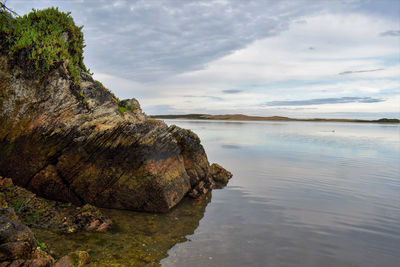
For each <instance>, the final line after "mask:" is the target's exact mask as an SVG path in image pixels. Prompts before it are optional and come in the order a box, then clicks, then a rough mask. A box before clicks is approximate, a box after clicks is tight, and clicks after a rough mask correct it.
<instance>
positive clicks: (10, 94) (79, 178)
mask: <svg viewBox="0 0 400 267" xmlns="http://www.w3.org/2000/svg"><path fill="white" fill-rule="evenodd" d="M81 81H82V82H81V84H80V85H79V86H75V85H73V83H72V80H71V78H70V76H69V73H68V70H67V69H66V67H65V64H64V65H63V64H61V65H60V66H59V67H58V68H56V69H54V70H53V71H52V72H51V73H50V74H49V75H48V77H47V78H46V79H45V80H44V81H42V82H40V83H38V82H36V81H35V80H34V79H32V78H31V77H30V76H29V75H27V73H26V71H25V70H24V69H23V68H21V67H19V66H15V65H11V64H10V62H9V60H8V58H7V57H6V56H1V58H0V125H1V128H0V175H2V176H5V177H13V179H14V182H15V183H16V184H17V185H19V186H21V187H25V188H27V189H29V190H31V191H33V192H34V193H36V194H38V195H40V196H43V197H46V198H50V199H54V200H59V201H68V202H72V203H74V204H77V205H82V204H84V203H90V204H93V205H96V206H99V207H107V208H118V209H131V210H144V211H152V212H165V211H167V210H169V209H170V208H172V207H173V206H174V205H176V204H177V203H178V202H179V201H180V200H181V199H182V198H183V197H184V196H185V195H186V194H189V195H190V196H193V197H198V196H200V195H201V194H204V193H206V192H207V191H208V190H209V189H210V188H211V187H212V186H213V184H214V180H213V178H212V177H213V175H212V173H211V172H210V165H209V163H208V160H207V156H206V154H205V151H204V149H203V147H202V146H201V144H200V140H199V138H198V137H197V135H196V134H194V133H193V132H191V131H188V130H184V129H181V128H179V127H177V126H171V127H168V126H167V125H166V124H165V123H164V122H162V121H159V120H154V119H150V118H148V117H146V116H145V115H144V114H143V113H142V112H141V110H140V106H139V105H138V103H137V102H136V103H135V104H133V103H134V102H135V101H134V100H131V101H124V102H123V103H124V104H126V105H131V106H128V107H126V106H123V109H122V110H121V107H120V106H119V104H118V103H117V101H116V100H115V98H114V96H113V95H112V94H111V93H110V92H109V91H108V90H107V89H105V88H104V87H102V86H101V85H100V84H98V83H97V82H95V81H94V80H93V79H92V77H91V76H90V75H88V74H86V73H82V74H81Z"/></svg>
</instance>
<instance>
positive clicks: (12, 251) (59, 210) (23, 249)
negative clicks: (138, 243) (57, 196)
mask: <svg viewBox="0 0 400 267" xmlns="http://www.w3.org/2000/svg"><path fill="white" fill-rule="evenodd" d="M111 225H112V222H111V220H110V219H108V218H106V217H105V216H103V215H102V213H101V211H100V210H98V209H97V208H95V207H93V206H90V205H85V206H83V207H75V206H73V205H71V204H66V203H60V202H56V201H52V200H47V199H44V198H40V197H37V196H36V195H35V194H33V193H31V192H29V191H28V190H26V189H24V188H21V187H19V186H16V185H14V184H13V182H12V180H11V179H10V178H2V177H1V176H0V241H1V242H0V266H1V267H6V266H10V267H11V266H13V267H14V266H31V267H34V266H37V267H40V266H43V267H44V266H59V267H61V266H65V267H67V266H82V265H84V264H85V263H86V262H88V260H89V254H88V253H87V252H85V251H75V252H71V253H70V254H69V255H66V256H64V257H61V258H60V259H59V260H58V261H56V260H55V259H54V258H53V256H52V254H53V253H52V252H51V250H49V249H48V247H47V246H46V245H45V244H44V243H41V242H40V241H39V240H37V238H36V237H35V235H34V234H33V233H32V231H31V230H30V228H29V227H35V228H44V229H51V230H53V231H57V232H60V233H64V234H70V233H73V232H76V231H94V232H104V231H107V230H109V229H110V227H111Z"/></svg>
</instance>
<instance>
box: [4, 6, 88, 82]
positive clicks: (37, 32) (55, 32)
mask: <svg viewBox="0 0 400 267" xmlns="http://www.w3.org/2000/svg"><path fill="white" fill-rule="evenodd" d="M81 30H82V27H77V26H76V25H75V23H74V21H73V19H72V17H71V16H70V13H64V12H60V11H58V9H57V8H47V9H43V10H34V9H33V10H32V11H31V12H30V13H28V14H26V15H24V16H22V17H16V18H13V17H11V15H10V14H8V13H7V12H4V11H1V14H0V37H1V40H2V41H1V42H2V43H1V44H2V48H3V49H5V50H6V51H7V52H8V56H9V58H10V59H11V60H13V61H14V62H17V59H20V58H24V59H25V58H26V60H27V62H24V63H25V64H26V63H28V64H29V65H31V66H34V68H35V74H36V78H37V79H38V80H41V79H43V78H44V77H46V76H47V75H48V73H49V72H50V71H51V70H53V69H54V68H56V67H57V66H59V65H60V64H62V63H63V62H68V66H67V67H68V70H69V72H70V75H71V77H72V79H73V81H74V84H76V85H78V84H79V83H80V72H81V70H83V71H87V69H86V67H85V65H84V64H83V48H84V47H85V45H84V40H83V33H82V31H81Z"/></svg>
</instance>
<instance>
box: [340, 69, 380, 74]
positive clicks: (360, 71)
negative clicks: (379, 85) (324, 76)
mask: <svg viewBox="0 0 400 267" xmlns="http://www.w3.org/2000/svg"><path fill="white" fill-rule="evenodd" d="M380 70H384V69H374V70H350V71H343V72H341V73H339V75H346V74H352V73H363V72H375V71H380Z"/></svg>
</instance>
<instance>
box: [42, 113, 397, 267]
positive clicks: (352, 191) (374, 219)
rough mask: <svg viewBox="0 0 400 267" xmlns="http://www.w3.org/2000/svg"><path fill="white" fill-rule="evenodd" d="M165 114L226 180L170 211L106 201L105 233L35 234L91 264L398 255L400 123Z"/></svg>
mask: <svg viewBox="0 0 400 267" xmlns="http://www.w3.org/2000/svg"><path fill="white" fill-rule="evenodd" d="M166 123H168V124H169V125H171V124H176V125H178V126H181V127H183V128H187V129H191V130H193V131H194V132H195V133H197V134H198V136H199V137H200V139H201V141H202V144H203V146H204V148H205V150H206V152H207V155H208V159H209V161H210V162H217V163H219V164H221V165H222V166H224V167H225V168H226V169H228V170H229V171H231V172H232V173H233V178H232V179H231V180H230V182H229V184H228V186H227V187H225V188H224V189H222V190H213V192H212V193H211V194H209V195H207V197H205V198H204V199H202V200H200V201H193V200H191V199H185V200H184V201H183V202H182V203H181V204H179V205H178V206H177V207H176V208H174V209H173V210H172V211H171V212H170V213H168V214H146V213H138V212H128V211H115V210H104V211H105V212H106V213H107V214H108V215H109V216H110V217H111V218H112V219H113V220H114V221H115V222H116V227H115V228H114V229H113V231H111V232H110V233H106V234H89V233H86V234H76V235H71V236H60V235H57V234H55V233H49V232H48V231H44V230H38V229H37V230H35V233H36V234H37V235H38V237H39V239H40V240H45V241H46V242H48V244H54V245H53V247H52V249H53V250H54V252H55V253H56V254H57V253H58V254H59V255H62V254H63V253H65V252H67V251H68V250H79V249H81V250H87V251H89V253H90V254H91V256H92V262H91V265H92V266H99V265H104V266H107V265H108V266H146V265H147V266H159V265H160V264H161V265H162V266H400V125H399V124H369V123H340V122H273V121H269V122H244V121H243V122H241V121H195V120H166ZM57 240H58V242H56V241H57Z"/></svg>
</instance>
